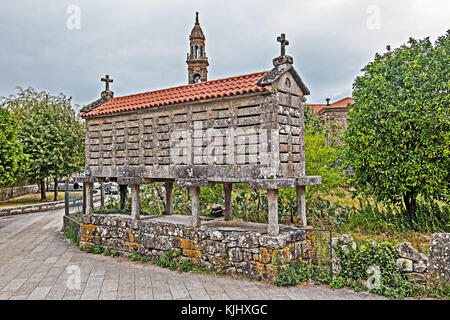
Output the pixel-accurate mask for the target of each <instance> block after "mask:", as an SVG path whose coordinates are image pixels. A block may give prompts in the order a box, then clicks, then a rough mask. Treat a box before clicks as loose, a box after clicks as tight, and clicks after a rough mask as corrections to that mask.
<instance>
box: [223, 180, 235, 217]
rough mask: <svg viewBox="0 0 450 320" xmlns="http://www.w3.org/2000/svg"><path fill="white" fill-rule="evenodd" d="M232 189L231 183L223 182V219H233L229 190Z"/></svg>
mask: <svg viewBox="0 0 450 320" xmlns="http://www.w3.org/2000/svg"><path fill="white" fill-rule="evenodd" d="M232 190H233V185H232V184H231V183H224V184H223V191H224V193H225V220H226V221H229V220H231V219H233V207H232V203H231V201H232V200H231V191H232Z"/></svg>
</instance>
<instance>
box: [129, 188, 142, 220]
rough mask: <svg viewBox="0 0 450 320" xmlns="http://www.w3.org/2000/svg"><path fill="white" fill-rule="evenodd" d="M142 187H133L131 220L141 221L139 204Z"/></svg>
mask: <svg viewBox="0 0 450 320" xmlns="http://www.w3.org/2000/svg"><path fill="white" fill-rule="evenodd" d="M140 190H141V186H140V185H139V184H132V185H131V218H132V219H133V220H139V218H140V214H141V206H140V203H139V191H140Z"/></svg>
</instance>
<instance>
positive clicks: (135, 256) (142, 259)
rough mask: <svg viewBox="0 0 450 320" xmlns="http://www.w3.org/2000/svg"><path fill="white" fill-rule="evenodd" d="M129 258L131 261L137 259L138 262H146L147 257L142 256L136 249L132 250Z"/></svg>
mask: <svg viewBox="0 0 450 320" xmlns="http://www.w3.org/2000/svg"><path fill="white" fill-rule="evenodd" d="M130 260H131V261H139V262H147V261H148V258H147V257H146V256H143V255H141V254H139V253H137V252H136V251H133V252H132V253H131V256H130Z"/></svg>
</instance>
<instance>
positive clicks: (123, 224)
mask: <svg viewBox="0 0 450 320" xmlns="http://www.w3.org/2000/svg"><path fill="white" fill-rule="evenodd" d="M99 243H101V245H102V246H103V247H104V248H106V247H109V249H110V250H111V251H113V252H114V251H119V252H120V253H121V254H122V255H130V254H131V253H132V252H133V251H136V252H137V253H139V254H141V255H144V256H146V257H148V258H149V259H150V260H154V259H157V258H158V257H159V256H160V255H161V254H162V253H163V252H165V251H167V250H169V249H175V250H181V253H182V254H181V259H186V260H190V261H191V262H194V263H197V264H199V265H202V266H204V267H206V268H208V269H212V270H217V271H221V270H226V272H227V274H232V275H242V276H245V277H249V278H255V279H257V278H264V279H273V278H274V277H275V275H276V263H278V264H279V265H283V264H286V263H288V262H290V261H293V260H297V259H301V260H307V259H309V253H310V252H311V250H312V246H313V240H312V237H311V233H309V232H308V231H307V230H296V231H287V232H281V233H280V235H278V236H269V235H267V234H261V233H257V232H253V231H236V230H223V229H219V228H214V227H210V226H202V227H200V228H194V227H189V226H185V225H180V224H173V223H166V222H160V221H158V222H153V221H152V219H148V220H133V219H131V218H130V217H129V216H126V215H99V214H93V215H86V216H84V217H83V222H82V223H81V226H80V247H81V248H82V249H84V250H87V249H88V248H89V247H90V246H93V245H96V244H99Z"/></svg>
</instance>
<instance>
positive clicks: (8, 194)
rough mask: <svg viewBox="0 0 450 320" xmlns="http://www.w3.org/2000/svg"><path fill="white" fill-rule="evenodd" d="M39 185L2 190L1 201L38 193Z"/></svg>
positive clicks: (0, 190) (0, 191)
mask: <svg viewBox="0 0 450 320" xmlns="http://www.w3.org/2000/svg"><path fill="white" fill-rule="evenodd" d="M38 192H39V186H38V185H29V186H22V187H13V188H0V201H4V200H8V199H11V198H14V197H20V196H23V195H25V194H29V193H38Z"/></svg>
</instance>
